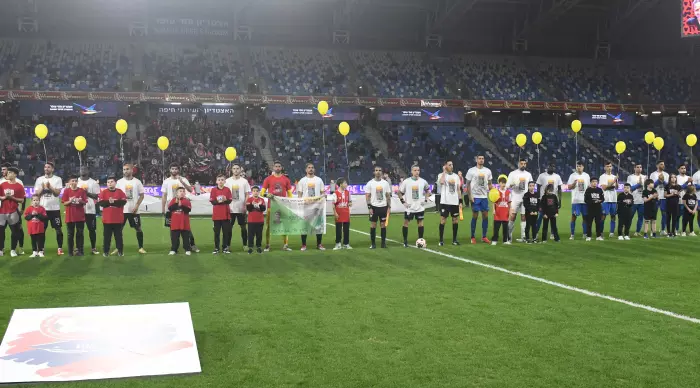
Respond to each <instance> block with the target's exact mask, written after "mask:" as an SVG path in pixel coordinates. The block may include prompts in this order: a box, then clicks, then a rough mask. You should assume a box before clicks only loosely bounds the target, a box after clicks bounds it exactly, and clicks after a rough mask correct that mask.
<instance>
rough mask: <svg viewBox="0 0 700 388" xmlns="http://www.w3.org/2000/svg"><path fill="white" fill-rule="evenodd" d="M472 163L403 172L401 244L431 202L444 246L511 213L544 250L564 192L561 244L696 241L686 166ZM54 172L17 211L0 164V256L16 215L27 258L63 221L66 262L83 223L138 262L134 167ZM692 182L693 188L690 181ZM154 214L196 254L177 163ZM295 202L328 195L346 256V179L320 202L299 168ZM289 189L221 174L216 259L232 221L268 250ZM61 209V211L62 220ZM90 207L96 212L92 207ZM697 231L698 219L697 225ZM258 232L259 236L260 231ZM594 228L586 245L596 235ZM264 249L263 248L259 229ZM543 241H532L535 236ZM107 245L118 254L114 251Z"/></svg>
mask: <svg viewBox="0 0 700 388" xmlns="http://www.w3.org/2000/svg"><path fill="white" fill-rule="evenodd" d="M475 159H476V165H475V166H474V167H472V168H470V169H469V170H468V171H467V174H466V175H465V176H464V177H462V176H461V174H458V173H455V171H454V165H453V162H452V161H451V160H448V161H446V162H445V163H444V165H443V170H442V172H441V173H440V174H438V177H437V180H436V182H435V192H434V193H433V192H432V191H431V185H430V184H429V183H428V181H426V180H425V179H423V178H421V175H420V174H421V169H420V167H419V166H413V167H412V168H411V176H410V177H409V178H407V179H405V180H403V181H402V182H401V183H400V184H399V188H398V193H397V194H398V199H399V200H400V201H401V203H402V204H403V206H404V208H405V212H404V220H403V227H402V234H403V245H404V247H408V246H409V242H408V235H409V226H410V223H411V221H413V220H415V221H416V226H417V236H418V240H417V241H416V246H417V247H419V248H423V247H425V246H426V241H425V240H424V238H423V237H424V232H425V225H424V218H425V212H426V204H427V203H428V201H429V198H430V196H431V195H432V194H435V203H436V206H437V210H438V212H439V217H440V221H439V225H438V228H439V241H438V245H439V246H443V245H444V234H445V225H446V224H447V221H448V219H451V221H452V222H451V225H452V244H453V245H460V242H459V239H458V235H459V221H460V220H462V219H463V214H462V211H463V208H464V206H471V208H472V218H471V243H472V244H476V243H477V239H476V230H477V227H476V226H477V223H478V220H479V217H481V231H482V235H481V241H482V242H483V243H487V244H491V245H497V243H498V241H499V235H500V234H501V233H502V235H503V237H502V242H503V243H504V244H506V245H510V244H511V243H512V242H513V241H514V240H513V232H514V228H515V223H516V221H517V218H518V215H520V238H518V239H517V240H515V241H517V242H524V243H538V242H543V243H544V242H547V240H548V239H549V238H551V239H553V240H554V241H556V242H559V241H560V237H559V227H558V225H557V219H558V218H559V216H560V214H559V210H560V209H561V205H562V201H561V198H562V192H563V190H564V189H568V190H570V191H571V198H572V207H571V219H570V232H571V234H570V237H569V238H570V239H571V240H573V239H575V236H576V224H577V220H578V219H579V218H582V223H581V224H582V231H583V236H584V238H585V240H586V241H591V240H592V239H593V238H595V239H596V240H603V239H604V238H603V234H604V229H605V223H606V221H608V222H609V235H608V237H609V238H614V237H615V235H616V234H617V239H618V240H629V239H630V233H631V229H632V221H633V219H634V217H635V215H636V217H637V223H636V228H635V232H634V234H633V236H643V237H644V238H645V239H646V238H655V237H657V236H658V235H662V236H663V235H665V236H668V237H676V236H678V235H681V236H695V235H696V234H695V232H694V221H695V214H696V212H697V196H696V189H698V188H699V187H700V171H699V172H696V173H695V175H693V176H692V177H690V176H688V175H686V167H685V166H681V167H680V168H679V170H678V174H669V173H667V172H666V171H665V164H664V162H663V161H658V162H657V164H656V170H655V171H654V172H653V173H651V174H650V175H649V176H648V177H647V176H646V175H644V174H642V165H641V164H636V165H635V167H634V173H633V174H631V175H629V176H628V178H627V180H626V181H625V183H624V184H623V186H622V187H623V190H622V192H618V188H619V186H620V183H621V182H620V179H619V177H618V176H617V175H615V174H613V166H612V164H611V163H607V164H606V165H605V173H604V174H603V175H601V176H600V177H599V178H596V177H590V176H589V174H588V173H586V172H585V171H584V165H583V164H582V163H580V162H579V163H577V164H576V169H575V171H574V172H573V173H572V174H571V175H570V176H569V178H568V180H567V181H566V183H564V181H563V180H562V178H561V176H560V175H559V174H558V173H557V172H556V169H555V166H554V165H550V166H548V167H547V169H546V171H545V172H543V173H542V174H540V175H539V177H538V178H537V180H535V179H533V177H532V175H531V174H530V173H529V172H528V171H527V161H526V160H525V159H521V160H519V163H518V168H517V169H516V170H514V171H512V172H511V173H510V174H509V175H508V176H505V175H501V176H499V177H498V178H497V179H496V181H495V184H494V177H493V175H492V172H491V170H490V169H489V168H487V167H485V166H484V156H481V155H479V156H477V157H476V158H475ZM54 168H55V166H54V164H53V163H51V162H48V163H46V164H45V165H44V175H43V176H41V177H39V178H38V179H37V180H36V182H35V185H34V190H35V192H34V195H33V196H32V198H31V200H30V202H29V204H28V206H26V208H24V205H25V190H24V185H23V183H22V182H21V181H20V180H19V179H17V174H18V169H17V168H15V167H12V166H11V165H5V166H3V167H2V179H1V180H0V194H2V195H0V200H1V201H2V204H1V205H0V255H3V254H4V252H3V251H4V248H5V234H6V233H5V232H6V229H7V228H8V227H9V229H10V235H11V237H10V241H11V243H10V245H11V246H10V255H11V256H12V257H16V256H18V255H21V254H23V250H24V249H23V248H24V240H25V232H24V228H23V223H22V218H24V219H25V220H26V223H27V225H26V229H27V232H28V234H29V236H30V240H31V245H32V254H31V256H30V257H45V252H44V244H45V233H46V231H47V229H48V228H49V226H50V227H51V228H53V229H54V230H55V233H56V243H57V246H58V249H57V255H58V256H61V255H63V254H64V251H63V244H64V241H63V240H64V235H63V217H62V216H63V215H65V223H66V227H67V238H68V242H67V250H68V252H67V253H68V255H70V256H73V255H76V256H83V255H84V245H85V238H84V230H85V227H86V226H87V230H88V235H89V240H90V249H91V253H92V254H95V255H96V254H100V253H102V255H104V256H105V257H106V256H109V255H110V254H111V255H116V256H123V255H124V243H123V229H124V227H125V226H126V224H127V222H128V224H129V226H130V227H131V228H132V229H134V231H135V233H136V240H137V243H138V252H139V253H140V254H145V253H146V251H145V249H144V233H143V230H142V228H141V216H140V214H139V210H140V206H141V204H142V202H143V200H144V193H145V192H144V186H143V184H142V183H141V181H140V180H139V179H137V178H135V177H134V176H133V166H132V165H131V164H128V163H127V164H124V165H123V170H122V173H123V177H122V178H121V179H118V180H117V178H116V177H114V176H110V177H108V178H107V188H106V189H100V186H99V184H98V182H97V181H96V180H95V179H93V178H91V177H90V172H89V169H88V168H86V167H82V168H81V169H80V174H79V175H70V176H69V177H68V179H67V184H66V186H65V187H64V185H63V180H62V179H61V178H60V177H58V176H56V175H54ZM383 173H384V172H383V169H382V168H381V167H379V166H376V167H375V168H374V178H373V179H372V180H370V181H369V182H367V184H366V186H365V197H366V201H367V209H368V213H369V222H370V233H369V236H370V249H376V247H377V243H376V239H377V226H379V228H380V247H381V248H386V247H387V244H386V242H387V230H386V227H387V224H388V219H389V216H390V214H391V200H392V187H391V185H390V184H389V182H387V181H386V180H385V179H383V178H382V176H383ZM696 182H697V183H696ZM161 191H162V193H163V194H162V199H161V205H162V206H161V211H162V214H163V215H164V219H165V226H166V227H168V228H169V229H170V237H171V250H170V252H169V254H170V255H175V254H177V252H178V250H179V248H180V241H182V246H183V248H184V251H185V254H186V255H190V254H191V253H192V252H199V249H198V248H197V245H196V244H195V238H194V234H193V231H192V226H191V223H190V212H191V210H192V203H191V201H190V200H189V199H188V198H187V193H190V192H192V191H193V186H192V185H191V184H190V183H189V181H188V180H187V178H185V177H183V176H181V175H180V168H179V166H178V165H175V164H173V165H171V166H170V176H169V177H168V178H166V179H165V180H164V181H163V185H162V188H161ZM296 193H297V197H298V198H317V197H320V196H322V197H328V198H330V199H331V200H332V202H333V215H334V219H335V226H336V228H335V229H336V238H335V247H334V248H333V249H334V250H339V249H352V247H351V246H350V236H349V232H350V216H351V207H352V196H351V194H350V191H349V190H348V182H347V181H346V180H345V179H343V178H340V179H338V180H337V181H336V182H335V190H334V192H332V193H331V195H330V196H327V195H326V194H325V185H324V182H323V180H322V179H321V178H320V177H318V176H316V175H315V167H314V165H313V164H311V163H308V164H307V165H306V176H304V177H303V178H302V179H300V180H299V182H298V183H297V185H296ZM292 195H293V187H292V184H291V181H290V180H289V178H288V177H287V176H285V175H284V174H283V167H282V164H281V163H280V162H275V163H274V164H273V171H272V174H271V175H270V176H268V177H267V178H266V179H265V180H264V182H263V184H262V186H261V187H258V186H253V187H251V186H250V184H249V183H248V181H247V180H246V179H245V178H244V177H243V176H242V168H241V167H240V166H239V165H238V164H233V165H232V167H231V176H230V177H226V176H224V175H219V176H218V177H217V179H216V187H214V188H212V189H211V192H210V193H209V201H210V203H211V204H212V221H213V224H214V225H213V231H214V246H215V249H214V251H213V254H220V253H224V254H228V253H231V246H232V240H233V228H234V226H235V225H236V224H238V226H239V229H240V236H241V242H242V246H243V250H244V251H247V252H248V253H249V254H252V253H253V252H254V251H257V252H258V253H262V252H263V250H264V251H270V213H271V212H266V210H267V208H266V207H267V206H268V205H267V202H266V201H265V199H264V198H266V197H267V198H271V197H272V196H278V197H292ZM61 206H63V207H64V211H61ZM98 207H99V208H98ZM99 209H101V210H102V216H101V218H102V223H103V244H102V252H100V251H99V250H98V246H97V218H98V210H99ZM491 210H493V235H492V236H491V239H489V238H488V236H487V234H488V223H489V213H490V212H491ZM659 211H660V212H661V229H660V230H657V216H658V213H659ZM697 222H698V225H699V226H700V219H698V221H697ZM265 226H267V228H265ZM593 228H595V236H594V235H593ZM264 231H265V244H264V249H263V243H262V240H263V232H264ZM540 233H541V238H538V235H540ZM307 237H308V236H306V235H302V236H300V238H301V250H302V251H305V250H307ZM315 237H316V248H317V249H319V250H325V248H324V246H323V234H317V235H316V236H315ZM283 239H284V242H283V247H282V250H285V251H290V250H291V248H290V247H289V236H283ZM112 240H114V243H115V248H116V249H114V250H113V251H111V244H112Z"/></svg>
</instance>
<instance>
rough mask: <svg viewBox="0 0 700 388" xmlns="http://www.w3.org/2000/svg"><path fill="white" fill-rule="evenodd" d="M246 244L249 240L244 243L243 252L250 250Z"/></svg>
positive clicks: (268, 248)
mask: <svg viewBox="0 0 700 388" xmlns="http://www.w3.org/2000/svg"><path fill="white" fill-rule="evenodd" d="M246 244H247V242H246V243H243V252H248V246H247V245H246ZM265 249H267V251H269V250H270V247H267V248H265Z"/></svg>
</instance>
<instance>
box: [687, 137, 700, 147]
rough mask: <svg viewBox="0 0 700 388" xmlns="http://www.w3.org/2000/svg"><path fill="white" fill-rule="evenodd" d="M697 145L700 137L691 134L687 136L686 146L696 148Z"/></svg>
mask: <svg viewBox="0 0 700 388" xmlns="http://www.w3.org/2000/svg"><path fill="white" fill-rule="evenodd" d="M697 143H698V137H697V136H695V135H693V134H690V135H688V136H686V138H685V144H687V145H688V147H695V144H697Z"/></svg>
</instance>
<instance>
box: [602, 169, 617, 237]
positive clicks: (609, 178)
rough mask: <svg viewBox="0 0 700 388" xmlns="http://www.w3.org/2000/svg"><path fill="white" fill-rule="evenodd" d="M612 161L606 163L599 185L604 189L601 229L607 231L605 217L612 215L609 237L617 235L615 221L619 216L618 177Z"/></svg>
mask: <svg viewBox="0 0 700 388" xmlns="http://www.w3.org/2000/svg"><path fill="white" fill-rule="evenodd" d="M612 169H613V166H612V163H611V162H606V163H605V173H604V174H603V175H601V176H600V178H599V179H598V184H599V185H600V186H599V187H600V188H601V189H602V190H603V212H602V221H601V227H600V230H601V231H603V232H604V231H605V217H607V216H610V234H609V235H608V237H610V238H613V237H615V221H616V217H617V185H618V177H617V175H614V174H613V173H612Z"/></svg>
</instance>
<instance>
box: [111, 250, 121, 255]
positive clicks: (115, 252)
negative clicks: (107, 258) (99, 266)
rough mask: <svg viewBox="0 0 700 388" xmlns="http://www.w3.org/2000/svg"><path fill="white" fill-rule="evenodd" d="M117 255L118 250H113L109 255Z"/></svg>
mask: <svg viewBox="0 0 700 388" xmlns="http://www.w3.org/2000/svg"><path fill="white" fill-rule="evenodd" d="M118 253H119V250H118V249H115V250H113V251H112V253H110V255H112V256H116V255H117V254H118Z"/></svg>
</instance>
